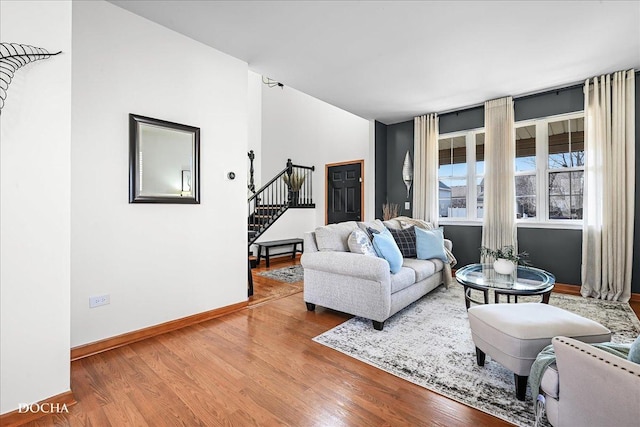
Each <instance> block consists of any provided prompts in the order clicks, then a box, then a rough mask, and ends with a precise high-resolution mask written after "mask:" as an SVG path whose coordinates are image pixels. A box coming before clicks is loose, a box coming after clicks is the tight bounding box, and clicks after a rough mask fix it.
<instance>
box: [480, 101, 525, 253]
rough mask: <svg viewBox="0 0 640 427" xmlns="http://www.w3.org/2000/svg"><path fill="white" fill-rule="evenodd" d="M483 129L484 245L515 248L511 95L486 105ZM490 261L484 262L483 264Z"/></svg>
mask: <svg viewBox="0 0 640 427" xmlns="http://www.w3.org/2000/svg"><path fill="white" fill-rule="evenodd" d="M484 128H485V141H484V153H485V157H484V161H485V165H486V167H485V170H486V173H485V177H484V219H483V223H482V246H485V247H487V248H490V249H498V248H501V247H503V246H508V245H512V246H514V247H516V227H515V198H516V190H515V182H514V180H515V163H514V159H515V153H516V142H515V133H514V126H513V99H512V98H511V97H510V96H509V97H506V98H500V99H494V100H491V101H487V102H485V103H484ZM471 184H472V183H471ZM516 249H517V248H516ZM487 261H488V259H484V258H483V259H482V262H487Z"/></svg>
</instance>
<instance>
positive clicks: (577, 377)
mask: <svg viewBox="0 0 640 427" xmlns="http://www.w3.org/2000/svg"><path fill="white" fill-rule="evenodd" d="M552 343H553V349H554V351H555V353H556V364H557V368H558V377H559V381H558V383H559V396H558V401H559V403H558V405H559V406H558V424H559V425H616V426H631V425H637V422H638V418H639V417H640V365H638V364H636V363H633V362H631V361H629V360H626V359H622V358H620V357H618V356H615V355H613V354H610V353H607V352H606V351H603V350H601V349H599V348H596V347H593V346H591V345H589V344H585V343H583V342H581V341H578V340H575V339H571V338H566V337H555V338H553V341H552ZM605 396H606V398H603V397H605Z"/></svg>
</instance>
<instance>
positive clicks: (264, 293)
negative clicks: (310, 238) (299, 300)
mask: <svg viewBox="0 0 640 427" xmlns="http://www.w3.org/2000/svg"><path fill="white" fill-rule="evenodd" d="M269 264H270V267H268V268H267V267H266V266H265V262H264V260H262V261H261V262H260V265H259V266H258V267H256V268H254V269H253V270H252V276H253V295H252V296H251V297H250V298H249V305H256V304H262V303H264V302H267V301H270V300H273V299H277V298H282V297H285V296H288V295H293V294H295V293H298V292H301V291H302V281H300V282H296V283H285V282H280V281H278V280H273V279H270V278H268V277H264V276H260V273H263V272H265V271H271V270H277V269H279V268H284V267H290V266H292V265H299V264H300V255H297V256H296V258H295V260H292V259H291V257H290V256H284V257H277V258H271V261H270V263H269Z"/></svg>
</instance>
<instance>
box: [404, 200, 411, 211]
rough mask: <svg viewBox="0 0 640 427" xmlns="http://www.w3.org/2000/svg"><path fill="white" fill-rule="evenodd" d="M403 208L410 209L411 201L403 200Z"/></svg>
mask: <svg viewBox="0 0 640 427" xmlns="http://www.w3.org/2000/svg"><path fill="white" fill-rule="evenodd" d="M404 209H405V210H409V209H411V202H404Z"/></svg>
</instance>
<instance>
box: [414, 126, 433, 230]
mask: <svg viewBox="0 0 640 427" xmlns="http://www.w3.org/2000/svg"><path fill="white" fill-rule="evenodd" d="M413 123H414V133H413V135H414V137H413V157H414V158H413V217H414V218H417V219H422V220H425V221H428V222H430V223H432V224H433V225H434V227H437V226H438V115H437V114H428V115H424V116H420V117H416V118H414V121H413Z"/></svg>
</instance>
